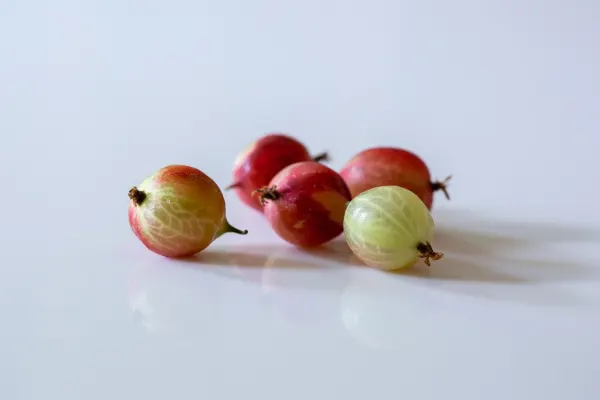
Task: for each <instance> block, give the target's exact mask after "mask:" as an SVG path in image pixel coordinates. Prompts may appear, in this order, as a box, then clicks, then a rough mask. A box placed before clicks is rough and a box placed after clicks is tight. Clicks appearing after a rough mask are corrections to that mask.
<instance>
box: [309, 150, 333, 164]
mask: <svg viewBox="0 0 600 400" xmlns="http://www.w3.org/2000/svg"><path fill="white" fill-rule="evenodd" d="M312 159H313V161H316V162H321V161H331V159H330V158H329V154H328V153H327V152H323V153H320V154H317V155H316V156H314V157H313V158H312Z"/></svg>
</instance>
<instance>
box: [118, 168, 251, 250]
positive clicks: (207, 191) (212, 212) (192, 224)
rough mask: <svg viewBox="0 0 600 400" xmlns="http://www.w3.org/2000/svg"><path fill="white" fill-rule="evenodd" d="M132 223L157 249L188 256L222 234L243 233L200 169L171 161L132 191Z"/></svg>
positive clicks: (147, 243) (140, 236) (149, 245)
mask: <svg viewBox="0 0 600 400" xmlns="http://www.w3.org/2000/svg"><path fill="white" fill-rule="evenodd" d="M129 199H130V201H129V209H128V217H129V225H130V226H131V229H132V230H133V233H134V234H135V236H136V237H137V238H138V239H139V240H140V241H141V242H142V243H143V244H144V246H146V247H147V248H148V249H149V250H151V251H153V252H154V253H157V254H160V255H162V256H165V257H187V256H191V255H194V254H196V253H199V252H201V251H202V250H204V249H205V248H207V247H208V246H209V245H210V244H211V243H212V242H213V241H214V240H215V239H217V238H218V237H220V236H221V235H223V234H225V233H228V232H232V233H237V234H240V235H245V234H247V233H248V231H242V230H239V229H237V228H235V227H233V226H231V225H230V224H229V222H228V221H227V218H226V216H225V199H224V198H223V193H222V192H221V190H220V189H219V187H218V186H217V184H216V183H215V182H214V181H213V180H212V179H211V178H210V177H208V176H207V175H206V174H204V173H203V172H202V171H200V170H198V169H196V168H193V167H189V166H186V165H170V166H167V167H164V168H161V169H160V170H158V171H157V172H156V173H155V174H153V175H151V176H149V177H148V178H146V179H145V180H144V181H143V182H142V183H141V184H140V185H139V186H136V187H134V188H132V189H131V190H130V191H129Z"/></svg>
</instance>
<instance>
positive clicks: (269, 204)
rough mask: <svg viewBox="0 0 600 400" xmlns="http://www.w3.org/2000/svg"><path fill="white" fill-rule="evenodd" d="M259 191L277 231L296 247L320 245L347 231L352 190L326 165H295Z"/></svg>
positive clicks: (308, 162)
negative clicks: (347, 216)
mask: <svg viewBox="0 0 600 400" xmlns="http://www.w3.org/2000/svg"><path fill="white" fill-rule="evenodd" d="M258 192H259V194H260V196H259V198H260V200H261V201H262V202H263V203H264V215H265V217H266V218H267V220H268V221H269V223H270V224H271V227H272V228H273V230H274V231H275V232H276V233H277V234H278V235H279V236H280V237H281V238H282V239H284V240H285V241H287V242H289V243H291V244H293V245H295V246H298V247H316V246H319V245H322V244H324V243H326V242H328V241H330V240H332V239H334V238H335V237H337V236H338V235H340V234H341V233H342V231H343V220H344V211H345V210H346V204H347V203H348V202H349V201H350V199H351V197H350V191H349V190H348V187H347V186H346V184H345V183H344V180H343V179H342V177H341V176H340V175H339V174H338V173H337V172H336V171H334V170H332V169H331V168H329V167H327V166H325V165H323V164H320V163H318V162H315V161H304V162H300V163H296V164H292V165H290V166H288V167H286V168H284V169H283V170H282V171H280V172H279V173H278V174H277V175H276V176H275V177H274V178H273V180H271V182H270V183H269V187H267V188H262V189H260V190H258Z"/></svg>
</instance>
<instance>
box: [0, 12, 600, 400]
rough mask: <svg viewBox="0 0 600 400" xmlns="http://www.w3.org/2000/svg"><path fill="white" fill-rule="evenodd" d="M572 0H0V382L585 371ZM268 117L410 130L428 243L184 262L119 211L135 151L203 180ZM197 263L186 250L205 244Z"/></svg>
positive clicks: (433, 379)
mask: <svg viewBox="0 0 600 400" xmlns="http://www.w3.org/2000/svg"><path fill="white" fill-rule="evenodd" d="M599 22H600V3H598V2H597V1H593V0H576V1H566V0H565V1H557V0H547V1H541V0H534V1H516V0H506V1H475V0H473V1H467V0H457V1H452V2H450V1H441V0H437V1H435V0H425V1H404V0H400V1H391V0H390V1H383V0H373V1H369V2H367V1H352V0H346V1H341V0H337V1H334V0H320V1H318V0H304V1H274V0H271V1H268V0H252V1H249V0H246V1H242V0H238V1H234V0H221V1H216V0H215V1H206V0H198V1H178V0H173V1H154V0H146V1H138V0H130V1H127V0H104V1H100V0H97V1H85V0H71V1H68V0H52V1H33V0H3V1H2V2H0V134H1V138H2V141H1V144H0V152H1V153H0V156H1V157H0V174H1V175H0V178H1V181H2V192H1V196H0V206H1V208H0V209H1V210H2V219H1V220H2V230H1V232H2V233H1V237H0V239H1V243H2V244H1V245H0V246H1V255H0V273H1V275H0V398H1V399H3V400H5V399H6V400H30V399H32V400H33V399H35V400H37V399H44V400H46V399H57V400H58V399H61V400H70V399H74V400H82V399H84V400H96V399H98V400H100V399H102V400H104V399H147V400H154V399H211V400H213V399H214V400H217V399H227V400H229V399H231V400H233V399H241V398H245V399H267V400H271V399H287V400H296V399H303V400H304V399H350V400H354V399H365V398H367V396H373V397H374V398H377V399H399V398H409V399H440V398H450V399H461V400H479V399H490V400H496V399H513V400H520V399H527V400H531V399H544V400H559V399H560V400H563V399H567V398H572V399H578V400H588V399H589V400H592V399H597V398H598V397H599V396H600V381H597V379H598V377H599V376H600V334H599V333H598V332H599V331H600V265H599V260H600V256H599V255H598V250H599V249H600V246H598V244H599V243H600V212H599V211H598V195H599V194H600V192H599V189H598V187H599V179H600V172H599V171H600V162H599V161H598V147H599V145H600V140H599V139H598V132H599V131H600V117H599V114H598V110H599V108H598V106H599V104H600V73H599V72H598V71H600V50H599V49H600V29H599V28H598V26H600V25H599ZM269 131H285V132H289V133H290V134H292V135H294V136H296V137H298V138H299V139H301V140H302V141H303V142H304V143H306V145H307V146H308V147H309V148H310V149H311V151H312V152H314V153H317V152H320V151H322V150H329V151H330V153H331V155H332V157H333V161H332V162H331V165H332V166H333V167H335V168H341V166H342V165H343V164H344V162H345V161H346V160H348V159H349V158H350V157H351V156H352V155H353V154H355V153H356V152H358V151H360V150H361V149H363V148H365V147H369V146H374V145H394V146H401V147H405V148H408V149H411V150H413V151H415V152H417V153H418V154H420V155H421V156H422V157H423V158H424V159H425V160H426V162H427V163H428V164H429V166H430V168H431V171H432V173H433V175H434V176H435V177H437V178H443V177H445V176H446V175H448V174H450V173H452V174H453V175H454V179H453V181H452V185H451V188H450V191H451V194H452V196H453V197H452V201H451V202H448V201H446V200H445V199H444V198H443V196H441V195H439V194H438V196H436V202H435V204H434V212H433V215H434V218H435V220H436V223H437V226H438V228H437V238H436V242H435V245H436V248H437V249H439V250H440V251H444V252H445V253H446V258H445V259H444V260H442V261H439V262H437V263H436V264H435V265H434V266H433V267H432V268H431V269H430V270H427V269H426V268H425V267H418V268H416V269H415V270H414V271H413V272H411V273H408V274H403V275H397V274H384V273H378V272H377V271H373V270H368V269H366V268H364V267H360V266H357V265H352V264H349V263H348V257H347V254H346V253H344V252H343V250H342V249H343V247H342V246H340V245H339V243H336V244H334V245H333V246H331V247H330V248H328V249H324V250H323V251H322V252H321V253H322V254H308V255H307V254H302V253H300V252H298V251H297V250H295V249H293V248H291V247H290V246H289V245H287V244H286V243H284V242H283V241H282V240H280V239H278V238H277V237H276V236H275V235H274V233H272V231H270V229H269V228H268V226H267V224H266V222H265V221H264V220H263V219H262V217H260V216H259V215H258V214H257V213H255V212H254V211H252V210H250V209H247V208H245V207H243V206H242V205H241V203H240V201H239V200H238V199H237V198H236V197H235V195H234V194H233V193H228V194H227V195H226V199H227V202H228V218H229V220H230V221H231V222H232V223H233V224H234V225H236V226H238V227H240V228H247V229H249V230H250V234H249V235H248V236H245V237H239V236H228V237H223V238H221V239H219V240H218V242H215V243H214V245H213V246H211V247H210V249H209V250H208V251H207V252H206V253H205V255H204V257H203V258H199V259H198V260H197V261H196V262H182V261H169V260H166V259H163V258H161V257H159V256H156V255H154V254H152V253H150V252H149V251H147V250H146V249H145V248H144V247H143V246H142V245H141V244H140V243H139V241H137V239H136V238H135V237H134V236H133V234H132V233H131V230H130V228H129V225H128V223H127V217H126V210H127V205H128V199H127V196H126V193H127V191H128V189H129V188H130V187H131V186H133V185H136V184H138V183H140V182H141V180H142V179H144V178H145V177H146V176H147V175H150V174H151V173H153V172H154V171H155V170H157V169H158V168H160V167H162V166H165V165H167V164H172V163H179V164H189V165H193V166H195V167H198V168H200V169H202V170H203V171H205V172H206V173H207V174H209V175H210V176H211V177H213V178H214V179H215V180H216V181H217V182H218V183H219V185H221V186H225V185H226V184H228V183H229V180H230V179H231V176H230V174H231V164H232V162H233V159H234V158H235V156H236V155H237V153H238V152H239V151H240V150H241V149H242V148H244V147H245V146H246V145H247V144H248V143H250V142H252V141H253V140H254V139H256V138H257V137H259V136H260V135H262V134H263V133H266V132H269ZM213 264H214V265H213Z"/></svg>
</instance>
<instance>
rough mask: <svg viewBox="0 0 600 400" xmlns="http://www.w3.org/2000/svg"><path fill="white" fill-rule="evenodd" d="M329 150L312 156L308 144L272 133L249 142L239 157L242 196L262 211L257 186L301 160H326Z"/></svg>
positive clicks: (236, 178)
mask: <svg viewBox="0 0 600 400" xmlns="http://www.w3.org/2000/svg"><path fill="white" fill-rule="evenodd" d="M327 159H328V156H327V153H322V154H319V155H317V156H314V157H312V156H311V155H310V154H309V152H308V150H307V148H306V146H304V144H302V143H301V142H299V141H298V140H296V139H294V138H293V137H291V136H288V135H284V134H281V133H272V134H268V135H265V136H263V137H262V138H260V139H259V140H257V141H255V142H254V143H252V144H251V145H249V146H248V147H247V148H246V149H245V150H244V151H243V152H242V153H241V154H240V155H238V157H237V158H236V160H235V162H234V166H233V183H232V184H231V185H229V186H227V188H226V190H228V189H235V191H236V193H237V195H238V197H239V198H240V199H241V200H242V201H243V202H244V203H245V204H247V205H248V206H250V207H252V208H254V209H256V210H258V211H262V205H261V204H260V201H259V199H258V198H257V197H256V196H254V195H253V192H254V191H255V190H256V189H257V188H262V187H264V186H267V185H268V184H269V182H270V181H271V179H273V177H274V176H275V175H276V174H277V173H278V172H279V171H281V170H282V169H284V168H285V167H287V166H288V165H291V164H294V163H297V162H301V161H311V160H312V161H325V160H327Z"/></svg>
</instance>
